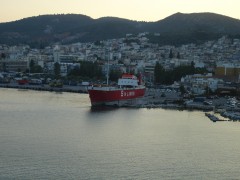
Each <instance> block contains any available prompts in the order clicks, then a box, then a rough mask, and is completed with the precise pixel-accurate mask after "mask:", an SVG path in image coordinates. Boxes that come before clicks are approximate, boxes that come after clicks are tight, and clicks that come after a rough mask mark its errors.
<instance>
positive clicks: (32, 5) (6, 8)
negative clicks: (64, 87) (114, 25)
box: [0, 0, 240, 22]
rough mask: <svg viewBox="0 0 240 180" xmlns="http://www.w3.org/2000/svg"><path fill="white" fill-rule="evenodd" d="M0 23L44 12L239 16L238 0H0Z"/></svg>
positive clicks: (145, 18) (149, 18)
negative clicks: (207, 13)
mask: <svg viewBox="0 0 240 180" xmlns="http://www.w3.org/2000/svg"><path fill="white" fill-rule="evenodd" d="M0 1H1V3H0V22H9V21H14V20H19V19H22V18H25V17H31V16H38V15H45V14H68V13H73V14H84V15H87V16H90V17H92V18H94V19H96V18H100V17H105V16H114V17H120V18H126V19H130V20H138V21H158V20H161V19H163V18H165V17H167V16H169V15H172V14H174V13H177V12H181V13H195V12H213V13H218V14H222V15H226V16H230V17H233V18H236V19H240V0H0Z"/></svg>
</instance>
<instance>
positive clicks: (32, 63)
mask: <svg viewBox="0 0 240 180" xmlns="http://www.w3.org/2000/svg"><path fill="white" fill-rule="evenodd" d="M34 66H35V63H34V61H33V60H32V59H31V61H30V63H29V68H30V72H31V73H33V68H34Z"/></svg>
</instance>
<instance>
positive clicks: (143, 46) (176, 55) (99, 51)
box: [0, 32, 240, 97]
mask: <svg viewBox="0 0 240 180" xmlns="http://www.w3.org/2000/svg"><path fill="white" fill-rule="evenodd" d="M148 34H149V33H147V32H146V33H140V34H138V35H133V34H127V35H126V37H125V38H120V39H111V40H104V41H96V42H93V43H75V44H68V45H62V44H54V45H52V46H47V47H45V48H43V49H31V48H30V46H28V45H18V46H8V45H3V44H2V45H0V54H1V60H0V71H1V75H0V79H1V83H2V84H3V83H6V82H8V81H6V79H10V82H13V81H14V80H16V79H17V78H18V80H19V79H21V78H23V76H24V77H27V78H31V72H32V71H31V68H32V67H31V63H34V64H35V65H37V66H38V67H40V69H41V71H40V72H41V73H36V74H38V75H39V76H37V79H36V77H34V79H33V81H34V82H35V83H37V84H43V83H51V81H53V79H51V78H48V81H47V82H46V79H45V81H44V79H43V77H41V75H44V74H54V65H55V64H56V63H58V64H59V65H60V67H59V68H60V75H61V77H66V76H67V75H68V74H69V73H70V72H71V71H72V70H73V69H74V68H76V67H80V66H81V62H92V63H95V62H97V63H98V64H99V65H100V66H101V71H102V73H103V75H104V76H106V74H107V69H108V68H109V69H110V70H118V71H120V72H123V73H124V72H131V73H134V74H138V73H141V74H143V76H144V81H145V83H146V85H147V86H148V87H149V88H155V89H156V88H159V87H160V88H161V87H164V86H163V85H164V84H156V83H155V80H154V69H155V66H156V63H159V64H160V65H161V66H162V67H163V68H164V69H165V70H172V69H174V68H176V67H179V66H191V65H194V67H195V68H205V69H206V70H207V73H205V74H192V75H186V76H183V77H180V78H181V80H180V81H178V82H174V83H173V84H172V85H168V86H167V87H168V88H167V89H171V88H175V89H178V90H179V87H180V86H182V87H184V93H182V95H183V96H184V97H190V96H205V95H206V94H207V93H209V92H211V93H212V94H213V93H215V94H218V95H234V96H236V95H238V92H239V91H238V89H239V80H240V76H239V75H240V39H232V38H230V37H228V36H223V37H221V38H220V39H218V40H213V41H208V42H205V43H203V44H186V45H182V46H179V47H175V46H167V45H166V46H159V45H158V44H152V43H149V40H148V38H147V37H148ZM154 36H158V37H159V36H160V34H157V33H156V34H154ZM33 81H32V82H33ZM88 81H91V79H90V80H88ZM81 83H86V82H83V81H82V82H76V84H75V85H77V84H81ZM87 84H88V83H87ZM68 85H69V83H68ZM165 89H166V88H165ZM149 92H151V91H149ZM152 92H153V91H152ZM164 95H165V94H164ZM154 96H157V95H156V94H155V95H154ZM171 97H172V95H171Z"/></svg>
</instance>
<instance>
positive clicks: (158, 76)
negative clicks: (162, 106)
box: [154, 62, 164, 83]
mask: <svg viewBox="0 0 240 180" xmlns="http://www.w3.org/2000/svg"><path fill="white" fill-rule="evenodd" d="M163 76H164V69H163V67H162V66H161V65H160V64H159V62H157V63H156V65H155V68H154V81H155V83H160V82H161V81H162V79H163Z"/></svg>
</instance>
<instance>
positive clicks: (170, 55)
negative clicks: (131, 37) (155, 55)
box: [169, 49, 173, 59]
mask: <svg viewBox="0 0 240 180" xmlns="http://www.w3.org/2000/svg"><path fill="white" fill-rule="evenodd" d="M169 58H170V59H172V58H173V52H172V49H170V53H169Z"/></svg>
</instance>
